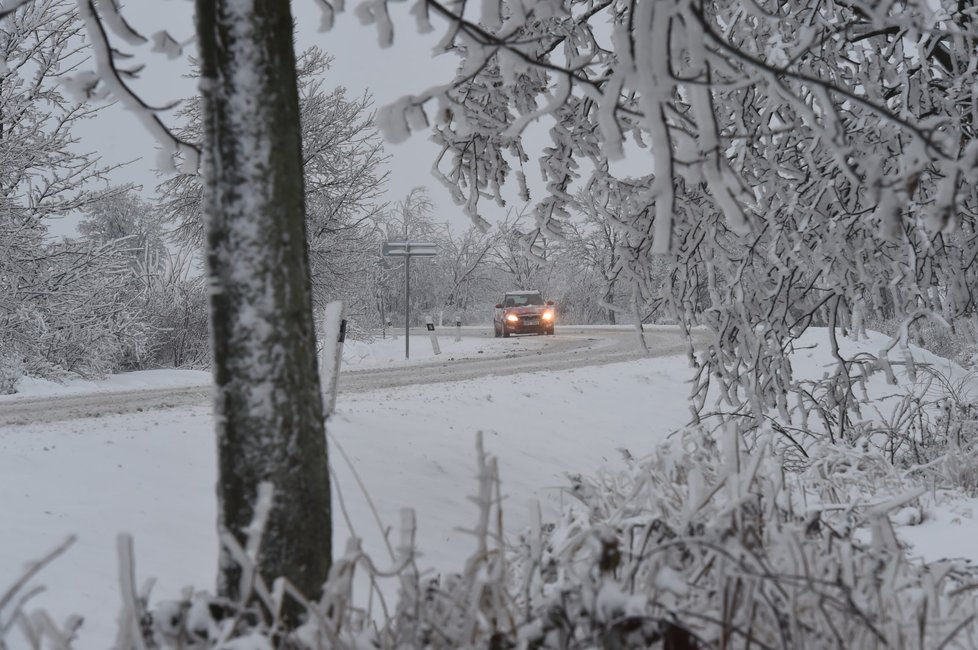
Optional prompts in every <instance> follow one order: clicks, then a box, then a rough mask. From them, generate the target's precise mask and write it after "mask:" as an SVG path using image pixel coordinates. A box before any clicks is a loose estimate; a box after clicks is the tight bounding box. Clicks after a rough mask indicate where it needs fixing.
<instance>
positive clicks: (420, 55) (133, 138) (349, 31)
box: [66, 0, 504, 227]
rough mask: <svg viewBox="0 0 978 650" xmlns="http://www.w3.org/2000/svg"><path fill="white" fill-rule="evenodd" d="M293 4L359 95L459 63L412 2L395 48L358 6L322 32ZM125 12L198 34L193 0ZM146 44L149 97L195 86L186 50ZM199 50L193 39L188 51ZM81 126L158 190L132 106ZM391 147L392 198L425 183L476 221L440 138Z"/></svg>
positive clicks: (433, 75) (143, 56)
mask: <svg viewBox="0 0 978 650" xmlns="http://www.w3.org/2000/svg"><path fill="white" fill-rule="evenodd" d="M348 4H349V3H348ZM292 7H293V13H294V15H295V17H296V23H297V45H296V49H297V50H298V51H301V50H303V49H305V48H307V47H309V46H311V45H318V46H319V47H321V48H322V49H324V50H325V51H327V52H328V53H329V54H331V55H332V56H334V57H335V66H334V68H333V69H332V70H331V71H330V72H329V75H328V77H327V83H328V85H333V86H345V87H346V88H347V89H348V91H349V94H350V95H351V96H357V95H359V94H360V93H362V92H364V91H368V92H369V93H370V94H372V95H373V97H374V100H375V105H376V106H378V107H379V106H381V105H383V104H385V103H388V102H391V101H393V100H395V99H397V98H399V97H401V96H403V95H406V94H412V93H417V92H420V91H421V90H423V89H425V88H427V87H428V86H430V85H433V84H436V83H444V82H445V81H447V80H449V79H450V78H451V75H452V72H453V71H454V69H455V66H456V60H455V59H454V57H451V56H447V55H443V56H440V57H437V58H433V57H432V48H433V46H434V44H435V41H436V39H437V36H438V35H439V34H438V33H437V30H436V33H434V34H430V35H428V36H427V37H421V36H419V35H418V34H416V33H415V30H414V20H413V18H411V17H410V16H409V15H408V13H407V12H408V10H409V8H410V6H409V4H408V3H403V4H398V5H392V7H393V10H394V11H395V12H399V14H400V15H398V13H395V14H394V22H395V30H396V31H395V39H394V46H393V47H391V48H389V49H381V48H380V47H378V45H377V36H376V31H375V28H374V27H373V26H367V27H364V26H362V25H360V23H359V21H358V20H357V18H356V16H354V15H353V13H352V11H347V12H345V13H343V14H340V15H339V16H338V17H337V20H336V25H335V27H334V28H333V30H332V31H330V32H326V33H322V32H319V31H318V27H319V24H320V18H321V13H320V10H319V7H318V5H317V3H316V2H315V0H295V1H294V2H293V3H292ZM124 15H125V16H126V18H127V19H128V20H129V21H130V23H132V25H133V26H134V27H135V28H136V29H137V30H139V31H140V32H141V33H142V34H143V35H145V36H149V35H150V34H153V33H154V32H157V31H159V30H161V29H165V30H167V31H169V32H170V33H171V34H172V35H173V36H174V37H175V38H177V39H178V40H181V41H185V40H190V39H191V38H192V36H193V34H194V30H193V3H192V2H190V1H189V0H166V1H162V0H131V1H130V2H128V3H127V4H126V5H125V9H124ZM113 42H114V44H115V45H116V46H117V47H118V48H119V49H121V50H123V51H125V52H131V48H128V46H126V45H125V44H124V43H120V42H118V40H116V41H113ZM144 49H145V52H135V54H136V55H137V60H138V61H139V62H140V63H144V64H145V65H146V68H145V70H144V71H143V72H142V73H141V80H140V81H139V82H137V83H136V84H135V87H136V88H137V90H138V91H139V93H140V95H141V96H142V97H143V98H144V99H145V100H146V101H148V102H150V103H154V104H156V105H162V104H166V103H168V102H171V101H173V100H175V99H179V98H182V97H187V96H189V95H192V94H194V93H195V90H196V88H195V81H194V80H192V79H189V78H187V73H188V71H189V64H188V63H187V59H186V56H185V57H184V58H183V59H181V60H178V61H169V60H167V58H166V57H165V56H163V55H161V54H152V53H149V48H148V47H147V48H144ZM194 52H195V48H194V47H193V46H191V47H190V48H187V49H186V50H185V55H189V54H193V53H194ZM163 119H164V121H165V122H167V123H170V124H172V123H174V119H173V117H172V116H168V115H164V116H163ZM79 134H80V136H81V137H82V146H83V147H84V148H86V149H88V150H95V151H98V152H99V154H100V155H101V156H102V158H103V161H104V162H106V163H110V164H117V163H123V162H128V161H134V162H131V163H130V164H128V165H126V166H125V167H123V168H121V169H118V170H116V171H114V172H113V173H112V177H111V180H112V182H113V183H126V182H133V183H138V184H140V185H142V186H143V188H144V190H143V193H144V194H146V195H147V196H151V195H152V193H153V190H154V187H155V185H156V183H157V182H158V180H157V177H156V174H155V172H154V170H153V165H154V162H155V141H154V140H153V139H152V137H151V136H150V135H149V134H148V133H147V132H146V131H145V130H144V129H143V127H142V126H141V125H140V124H139V122H138V121H137V120H136V119H135V118H134V117H132V116H131V115H130V114H128V112H127V111H125V110H124V109H122V108H120V107H116V106H113V107H110V108H108V109H106V110H104V111H103V112H102V114H101V115H100V116H99V117H97V118H95V119H94V120H92V121H90V122H89V123H88V124H86V125H85V127H84V128H83V129H80V130H79ZM386 148H387V152H388V154H390V156H391V162H390V181H389V183H388V193H387V200H389V201H396V200H399V199H402V198H403V197H404V196H405V195H406V194H407V193H408V192H409V191H410V190H411V188H413V187H415V186H418V185H424V186H426V187H427V188H428V189H429V192H430V195H431V197H432V199H433V200H434V202H435V205H436V217H437V220H438V221H448V222H449V223H451V224H453V225H455V226H461V227H466V226H467V225H468V223H469V222H468V220H467V218H466V217H465V216H464V215H463V214H462V211H461V209H460V208H459V207H457V206H455V205H454V203H453V202H452V200H451V198H450V196H449V194H448V193H447V192H446V191H445V190H444V189H442V187H441V185H440V184H439V183H438V181H437V180H435V178H434V177H432V176H431V173H430V168H431V164H432V162H433V161H434V158H435V155H436V154H437V153H438V151H439V149H438V147H437V146H435V145H434V144H433V143H431V142H429V141H428V140H427V137H426V136H425V135H423V134H416V135H414V136H412V137H411V138H410V139H409V140H408V141H407V142H405V143H403V144H399V145H391V144H387V145H386ZM480 206H483V207H484V209H486V211H487V214H486V215H484V216H486V217H487V218H489V219H490V220H491V221H493V220H496V219H499V218H501V217H502V216H503V213H504V211H503V210H501V209H496V208H494V207H492V206H490V205H489V202H488V201H482V202H480ZM66 225H67V224H66Z"/></svg>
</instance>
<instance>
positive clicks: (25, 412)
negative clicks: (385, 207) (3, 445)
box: [0, 326, 702, 427]
mask: <svg viewBox="0 0 978 650" xmlns="http://www.w3.org/2000/svg"><path fill="white" fill-rule="evenodd" d="M441 332H442V333H441V334H440V336H439V339H440V340H442V341H451V340H453V338H454V332H453V330H452V328H446V329H444V330H441ZM462 335H463V337H466V338H482V339H489V340H490V341H491V339H492V331H491V329H489V328H467V329H464V330H463V332H462ZM701 336H702V335H701ZM645 340H646V343H647V345H648V348H649V353H650V356H675V355H681V354H683V353H685V351H686V342H685V340H684V338H683V337H682V335H681V333H680V331H679V329H678V328H673V327H662V326H659V327H653V328H649V329H648V330H647V331H646V332H645ZM490 341H487V343H488V342H490ZM430 345H431V344H430V342H429V340H428V336H427V333H426V332H424V330H417V331H416V332H415V331H414V330H412V335H411V348H412V349H413V350H417V349H418V348H419V347H422V346H425V347H427V348H429V349H430ZM443 347H448V346H444V345H443ZM639 356H640V354H639V351H638V343H637V340H636V333H635V331H634V329H631V328H594V327H588V328H575V327H573V326H569V327H558V328H557V335H556V336H539V337H537V336H530V337H512V338H510V339H505V340H503V339H500V340H499V341H496V342H494V345H493V346H492V348H491V350H489V351H488V352H486V353H481V352H480V353H478V354H477V355H475V356H472V355H463V356H458V357H456V356H453V355H452V353H451V350H450V349H447V350H446V352H444V353H443V354H441V355H440V356H437V357H428V358H427V359H425V360H423V361H417V362H412V363H410V364H402V365H396V366H393V367H383V368H371V369H365V370H361V369H345V370H342V371H341V373H340V381H339V392H340V393H341V394H342V393H350V392H352V393H363V392H368V391H372V390H379V389H386V388H394V387H397V386H408V385H411V384H419V383H425V384H431V383H439V382H455V381H462V380H468V379H478V378H480V377H499V376H505V375H513V374H518V373H524V372H541V371H554V370H569V369H571V368H579V367H583V366H595V365H604V364H608V363H615V362H620V361H628V360H630V359H635V358H638V357H639ZM209 395H210V389H209V387H204V386H194V387H179V388H152V389H139V390H128V391H127V390H122V391H114V392H111V393H97V394H92V393H88V394H77V395H59V396H57V398H52V397H50V396H43V397H14V398H11V399H5V400H4V401H3V402H0V427H2V426H13V425H20V424H37V423H40V422H54V421H59V420H73V419H79V418H89V417H98V416H100V415H110V414H119V413H133V412H139V411H148V410H154V409H165V408H174V407H183V406H195V405H201V404H205V403H206V402H207V401H208V399H209Z"/></svg>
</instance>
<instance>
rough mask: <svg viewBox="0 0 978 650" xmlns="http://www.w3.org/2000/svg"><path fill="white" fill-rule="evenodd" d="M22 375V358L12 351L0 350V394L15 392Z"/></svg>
mask: <svg viewBox="0 0 978 650" xmlns="http://www.w3.org/2000/svg"><path fill="white" fill-rule="evenodd" d="M23 376H24V360H23V359H22V358H21V357H20V356H18V355H17V354H15V353H14V352H12V351H4V352H0V395H10V394H12V393H16V392H17V382H18V381H19V380H20V378H21V377H23Z"/></svg>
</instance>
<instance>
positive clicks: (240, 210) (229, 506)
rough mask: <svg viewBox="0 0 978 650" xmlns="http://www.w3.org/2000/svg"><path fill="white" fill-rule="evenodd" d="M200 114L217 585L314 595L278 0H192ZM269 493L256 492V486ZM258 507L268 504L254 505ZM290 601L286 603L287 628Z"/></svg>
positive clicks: (318, 438) (309, 379) (316, 465)
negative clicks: (256, 539) (248, 560)
mask: <svg viewBox="0 0 978 650" xmlns="http://www.w3.org/2000/svg"><path fill="white" fill-rule="evenodd" d="M196 20H197V34H198V42H197V44H198V47H199V49H200V56H201V81H200V85H201V95H202V112H203V115H204V116H205V119H204V120H203V124H204V141H203V149H202V154H203V155H202V169H203V179H204V192H203V203H202V212H203V213H204V214H206V215H207V222H208V234H207V239H208V242H209V244H208V266H209V275H210V284H211V326H212V329H213V344H214V372H215V379H216V382H217V388H218V398H217V408H218V418H217V420H218V425H217V435H218V449H219V467H220V472H219V480H218V495H219V501H220V508H219V513H220V518H219V525H220V528H221V530H222V531H224V533H225V534H226V535H227V536H228V539H227V540H226V542H225V546H224V549H223V552H222V557H221V575H220V579H219V581H218V584H219V590H220V592H221V593H222V594H225V595H227V596H229V597H232V598H237V597H238V596H241V595H244V594H248V593H250V589H251V584H250V583H251V580H254V579H255V576H249V574H248V572H247V570H246V567H244V566H243V565H242V561H241V558H240V557H238V556H237V554H236V553H235V552H234V549H233V542H232V541H231V540H237V543H238V544H240V545H241V547H242V549H243V550H244V552H246V553H247V552H249V551H248V550H247V549H248V543H249V542H248V538H249V532H250V531H251V528H250V527H251V525H252V521H253V520H254V519H255V518H256V516H258V517H262V515H261V514H258V513H261V512H262V511H263V510H264V515H263V516H264V517H267V524H266V525H265V528H264V531H263V536H262V541H261V553H260V554H259V553H257V549H255V550H252V551H251V553H253V554H254V555H256V556H257V557H254V558H253V560H254V562H255V565H256V567H255V568H256V569H257V570H258V571H259V574H260V575H261V576H265V577H268V578H269V579H271V578H278V577H282V578H285V579H287V580H289V581H290V582H291V583H292V584H293V585H295V587H296V588H297V589H298V590H299V591H300V592H301V593H303V594H306V595H309V596H317V595H318V594H319V591H320V590H321V589H322V585H323V584H324V582H325V580H326V575H327V572H328V570H329V566H330V562H331V556H332V553H331V550H330V549H331V541H332V527H331V519H330V489H329V468H328V464H327V458H326V436H325V431H324V427H323V405H322V394H321V389H320V383H319V375H318V371H317V367H316V340H315V331H314V326H313V318H312V292H311V288H310V283H309V265H308V254H307V247H306V228H305V225H306V224H305V193H304V183H303V173H302V171H303V169H302V136H301V129H300V125H299V122H300V115H299V96H298V91H297V88H296V57H295V53H294V49H293V41H292V29H293V24H292V15H291V11H290V8H289V5H288V4H287V3H278V2H271V3H249V2H243V3H242V2H237V3H235V2H223V1H221V0H198V1H197V3H196ZM263 483H270V484H271V485H272V486H273V488H274V490H275V494H274V495H272V496H270V497H269V498H268V499H267V500H265V501H262V502H259V498H258V497H259V487H260V485H261V484H263ZM266 509H267V510H266ZM300 611H301V607H299V606H298V605H297V604H296V603H295V601H293V600H291V599H288V600H287V601H286V603H285V605H284V610H283V615H284V616H285V619H286V621H288V622H289V623H290V624H293V625H294V624H296V623H297V622H298V620H297V616H298V613H299V612H300Z"/></svg>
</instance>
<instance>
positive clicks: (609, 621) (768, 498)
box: [0, 427, 978, 650]
mask: <svg viewBox="0 0 978 650" xmlns="http://www.w3.org/2000/svg"><path fill="white" fill-rule="evenodd" d="M777 440H778V438H777V436H776V435H774V434H773V433H770V434H769V435H767V436H766V437H765V438H764V439H763V440H762V439H760V438H759V439H758V444H756V445H755V446H753V447H751V448H747V447H745V446H744V445H743V441H742V439H741V438H740V436H739V435H738V434H737V431H736V429H735V428H733V427H729V428H728V429H727V434H726V436H725V437H724V438H723V439H722V444H719V445H718V444H716V442H715V441H714V438H713V437H712V436H710V435H707V434H706V433H705V432H704V431H703V430H702V429H695V428H694V429H688V430H685V431H683V432H681V433H680V434H679V435H677V436H676V437H675V439H673V440H672V441H671V442H669V443H667V444H665V445H663V446H661V447H660V448H659V449H658V450H657V451H656V452H655V453H654V454H653V455H651V456H649V457H648V458H645V459H642V460H635V459H632V458H629V459H628V460H626V462H625V466H624V467H619V468H617V469H609V470H606V471H604V472H602V473H600V474H599V475H597V476H594V477H589V478H585V477H580V476H576V477H571V484H570V487H569V488H568V491H569V493H570V494H571V495H572V496H573V497H574V503H573V504H572V505H571V506H569V507H566V508H565V509H564V510H563V512H562V514H561V516H560V518H559V520H558V521H555V522H544V521H542V520H541V519H540V517H535V518H534V520H533V523H532V524H531V526H530V527H529V528H528V529H527V530H525V531H523V532H522V533H521V534H519V535H518V536H516V537H515V538H511V539H510V540H509V543H507V542H506V541H504V540H505V539H506V538H505V537H504V529H503V523H502V522H503V510H502V504H503V499H502V488H501V486H500V484H499V480H498V474H497V471H496V467H495V463H494V461H493V460H492V459H491V458H489V457H487V456H486V454H484V453H483V452H482V451H481V448H480V454H479V460H480V462H479V477H478V491H477V493H476V495H474V498H473V501H474V502H475V503H477V504H478V506H479V507H478V518H477V521H476V524H475V526H474V527H473V528H472V529H471V531H472V533H473V537H474V540H475V545H474V548H473V550H472V554H471V556H470V558H469V559H468V561H467V562H466V563H465V565H464V566H462V567H459V568H458V571H457V572H455V573H451V574H443V575H440V576H432V575H430V574H427V573H423V572H422V571H421V570H420V567H419V566H418V555H417V554H416V553H415V549H414V546H415V544H414V520H413V517H412V516H411V515H410V513H409V512H407V513H405V516H404V518H403V521H402V523H401V531H400V540H399V542H397V544H396V546H394V547H392V551H391V562H392V566H391V567H390V568H384V569H381V568H378V564H379V563H376V562H375V560H374V559H372V558H370V557H368V556H366V555H365V554H364V553H363V551H362V548H361V546H360V543H359V540H357V539H352V540H351V541H350V542H349V543H348V545H347V547H346V550H345V552H344V553H343V554H342V555H341V556H340V557H338V558H336V559H335V560H334V563H333V567H332V570H331V573H330V578H329V580H328V582H327V584H326V585H325V588H324V595H323V597H322V598H321V599H320V600H319V601H318V602H311V601H308V600H306V599H305V598H303V596H302V595H301V594H298V593H296V592H295V590H294V589H293V588H292V587H291V586H290V585H288V584H286V583H285V582H284V581H282V580H278V581H275V582H272V583H269V582H266V581H265V580H263V579H262V577H261V576H258V575H256V574H255V572H254V566H255V565H254V558H255V557H256V554H257V553H258V552H259V546H260V539H254V538H253V540H252V541H249V542H248V543H247V544H246V545H245V547H243V548H242V547H240V546H239V545H237V543H236V542H235V541H234V539H233V538H231V537H230V536H225V538H224V542H225V543H226V544H229V546H230V551H231V553H230V555H231V556H232V557H234V558H235V559H236V561H238V562H239V563H240V564H241V566H242V567H243V569H244V570H243V572H242V578H241V579H242V580H243V581H245V582H246V583H247V585H248V588H247V589H245V590H243V593H246V594H247V596H246V597H244V598H242V600H241V601H238V602H231V601H228V600H226V599H221V598H217V597H214V596H211V595H209V594H207V593H205V592H196V591H194V590H192V589H188V590H186V591H185V592H184V593H183V594H182V595H181V596H180V597H179V598H177V599H176V600H172V601H158V602H156V603H153V602H151V600H150V595H151V594H150V593H149V591H148V589H147V588H144V589H143V590H142V591H138V590H137V589H136V587H135V584H136V583H135V577H134V572H133V561H132V548H131V543H129V542H127V541H125V540H124V542H125V543H123V544H121V545H120V549H121V557H122V560H123V561H122V562H121V566H122V573H123V575H122V584H123V601H124V602H125V603H126V605H125V609H124V611H123V614H122V616H120V632H119V637H118V642H117V644H116V647H117V648H119V649H120V650H122V649H127V648H142V647H145V648H185V649H186V648H201V649H202V648H237V649H241V648H249V649H251V648H256V649H257V648H261V649H264V648H331V649H353V648H363V649H366V648H371V649H375V648H391V649H393V648H398V649H403V648H426V649H431V650H438V649H445V650H449V649H452V650H454V649H457V648H480V649H484V648H500V649H501V648H554V649H557V648H561V649H575V648H580V649H582V650H583V649H585V648H673V649H686V648H714V647H716V648H722V647H728V648H746V647H758V648H781V649H797V648H804V649H820V648H839V647H846V648H860V649H872V648H901V649H912V648H917V649H920V650H924V649H930V648H937V647H941V648H948V649H949V648H973V647H975V645H976V643H978V622H976V621H978V597H976V595H975V593H974V591H973V590H971V589H968V588H967V587H968V585H970V584H972V583H973V581H974V578H975V575H976V572H975V570H974V567H971V566H970V565H968V564H966V563H963V562H954V561H942V562H938V563H932V564H924V563H921V562H919V561H912V560H910V559H909V558H908V556H907V554H906V553H905V551H904V550H903V549H902V548H901V545H900V544H899V542H898V541H897V539H896V536H895V535H894V531H893V525H892V523H891V517H892V518H894V519H896V518H898V519H899V520H900V521H901V522H907V521H910V522H912V517H910V516H909V515H910V514H913V512H919V511H920V500H919V499H920V497H921V496H922V495H923V493H924V492H926V489H925V488H923V487H922V486H921V485H920V484H919V483H918V482H916V481H915V479H914V478H913V477H912V476H911V477H908V476H907V475H906V474H905V473H903V472H900V471H897V470H896V469H895V468H894V467H893V466H892V465H891V464H890V463H889V461H888V459H887V458H886V457H885V456H884V455H882V454H880V453H879V452H877V451H875V450H868V451H863V450H860V449H856V448H852V447H845V446H841V445H832V444H824V445H822V446H820V447H818V448H817V449H812V450H811V452H812V453H811V457H810V458H809V460H808V463H807V465H806V466H805V467H803V468H802V469H801V471H798V472H786V471H784V470H783V468H782V466H783V463H782V458H781V449H782V448H781V446H780V445H779V444H777ZM894 495H895V496H894ZM266 498H268V497H267V496H266ZM256 511H257V512H259V513H260V512H261V511H262V508H260V507H259V508H256ZM908 511H910V512H909V514H908ZM256 519H257V521H256V524H258V526H259V527H258V528H255V529H253V530H260V524H261V521H260V519H261V516H260V515H259V516H258V517H257V518H256ZM421 550H423V549H421ZM358 572H365V573H366V575H367V576H368V578H369V582H370V584H372V585H375V584H376V583H377V581H380V580H382V579H384V578H387V579H394V580H396V581H397V584H398V585H399V590H398V601H397V603H396V605H395V604H391V605H389V604H388V603H386V602H385V601H384V598H383V594H382V592H381V591H375V592H373V593H372V594H371V595H370V598H369V599H367V598H365V595H362V594H361V595H359V598H354V595H355V594H354V591H353V589H354V583H355V580H354V578H355V576H356V575H357V573H358ZM361 582H362V581H361ZM290 598H295V599H298V600H299V602H301V603H302V604H303V606H304V608H305V609H306V611H307V620H306V623H305V624H304V625H303V626H302V627H300V628H299V629H298V630H296V631H294V632H288V631H287V630H286V628H285V627H284V626H283V625H282V622H281V619H280V617H279V615H278V612H279V611H281V606H282V603H283V602H284V601H285V600H286V599H290ZM365 602H367V603H373V604H372V605H365V604H364V603H365ZM2 609H3V603H0V623H2V622H3V620H4V618H3V616H4V614H3V611H2ZM8 620H9V617H8ZM30 620H41V618H39V617H38V616H34V617H33V618H32V619H30ZM10 629H11V628H10V627H9V626H8V627H7V628H4V627H3V625H2V624H0V641H2V639H3V638H4V635H5V634H7V635H9V634H10V633H11V632H10Z"/></svg>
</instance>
